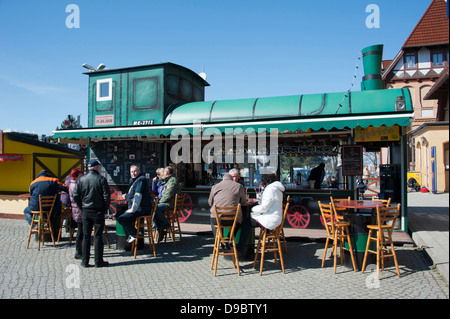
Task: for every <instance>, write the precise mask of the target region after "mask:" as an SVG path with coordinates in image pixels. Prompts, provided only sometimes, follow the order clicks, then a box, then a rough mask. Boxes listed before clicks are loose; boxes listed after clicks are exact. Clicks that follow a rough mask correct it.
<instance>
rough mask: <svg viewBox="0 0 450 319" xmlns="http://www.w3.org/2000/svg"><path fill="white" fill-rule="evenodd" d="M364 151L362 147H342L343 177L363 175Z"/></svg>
mask: <svg viewBox="0 0 450 319" xmlns="http://www.w3.org/2000/svg"><path fill="white" fill-rule="evenodd" d="M362 172H363V150H362V146H361V145H346V146H343V147H342V175H362Z"/></svg>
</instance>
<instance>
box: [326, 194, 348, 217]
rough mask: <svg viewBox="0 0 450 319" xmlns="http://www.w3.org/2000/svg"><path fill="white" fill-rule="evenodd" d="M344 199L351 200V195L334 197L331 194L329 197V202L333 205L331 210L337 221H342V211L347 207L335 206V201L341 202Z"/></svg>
mask: <svg viewBox="0 0 450 319" xmlns="http://www.w3.org/2000/svg"><path fill="white" fill-rule="evenodd" d="M344 200H351V197H350V196H349V197H347V198H334V197H333V196H331V197H330V203H331V205H332V206H333V210H334V211H335V212H336V215H335V216H336V220H338V221H343V220H344V212H346V211H347V208H343V207H336V205H335V203H336V202H341V201H344Z"/></svg>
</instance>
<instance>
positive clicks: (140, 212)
mask: <svg viewBox="0 0 450 319" xmlns="http://www.w3.org/2000/svg"><path fill="white" fill-rule="evenodd" d="M130 176H131V180H130V189H129V190H128V193H127V195H126V197H125V198H126V200H127V203H128V210H127V211H125V212H124V213H122V214H121V215H120V216H117V221H118V222H119V223H120V224H121V225H122V226H123V229H124V231H125V234H126V235H127V236H128V239H127V242H128V243H132V242H133V241H134V240H135V239H136V238H135V236H136V231H137V230H136V227H134V224H135V222H136V219H137V218H138V217H140V216H145V215H150V213H151V211H152V206H153V205H152V196H151V194H150V184H149V180H148V179H147V178H145V175H144V174H142V173H141V170H140V169H139V167H138V166H137V165H132V166H131V167H130Z"/></svg>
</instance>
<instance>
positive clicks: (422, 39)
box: [382, 0, 449, 192]
mask: <svg viewBox="0 0 450 319" xmlns="http://www.w3.org/2000/svg"><path fill="white" fill-rule="evenodd" d="M448 61H449V23H448V17H447V2H446V1H444V0H433V1H432V2H431V4H430V6H429V7H428V8H427V10H426V11H425V13H424V15H423V16H422V18H421V19H420V20H419V22H418V23H417V25H416V26H415V28H414V29H413V31H412V32H411V34H410V35H409V37H408V38H407V39H406V41H405V43H404V44H403V46H402V48H401V50H400V51H399V53H398V54H397V55H396V56H395V58H394V59H393V60H389V61H383V65H384V67H385V69H384V72H383V75H382V78H383V80H384V81H385V88H386V89H394V88H408V89H409V90H410V92H411V96H412V102H413V106H414V121H413V122H412V124H411V127H410V130H409V132H408V143H409V147H408V152H409V154H408V162H409V172H411V173H412V174H413V175H414V176H415V177H416V179H418V181H419V183H420V184H421V185H422V186H423V187H426V188H427V189H429V190H430V191H432V192H448V191H449V167H448V142H449V136H448V134H449V130H448V127H449V122H448V97H447V100H446V101H445V94H444V95H442V94H431V93H433V92H434V91H439V92H442V90H443V89H445V82H446V81H447V83H448ZM444 93H445V90H444ZM447 94H448V84H447ZM438 98H440V100H438Z"/></svg>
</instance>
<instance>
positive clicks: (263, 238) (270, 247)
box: [253, 198, 289, 275]
mask: <svg viewBox="0 0 450 319" xmlns="http://www.w3.org/2000/svg"><path fill="white" fill-rule="evenodd" d="M288 199H289V198H288ZM288 209H289V202H287V203H286V206H285V208H284V212H283V217H282V219H281V224H280V225H278V227H276V228H274V229H267V228H265V227H261V231H260V233H259V239H258V245H257V246H256V253H255V260H254V261H253V268H256V262H257V261H258V254H259V252H261V266H260V269H259V274H260V275H262V271H263V263H264V255H265V253H266V252H273V254H274V261H275V266H276V265H277V253H278V254H280V263H281V269H282V270H283V274H284V273H285V272H284V261H283V252H282V249H281V243H280V234H281V231H282V230H283V226H284V220H285V218H286V213H287V211H288Z"/></svg>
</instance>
